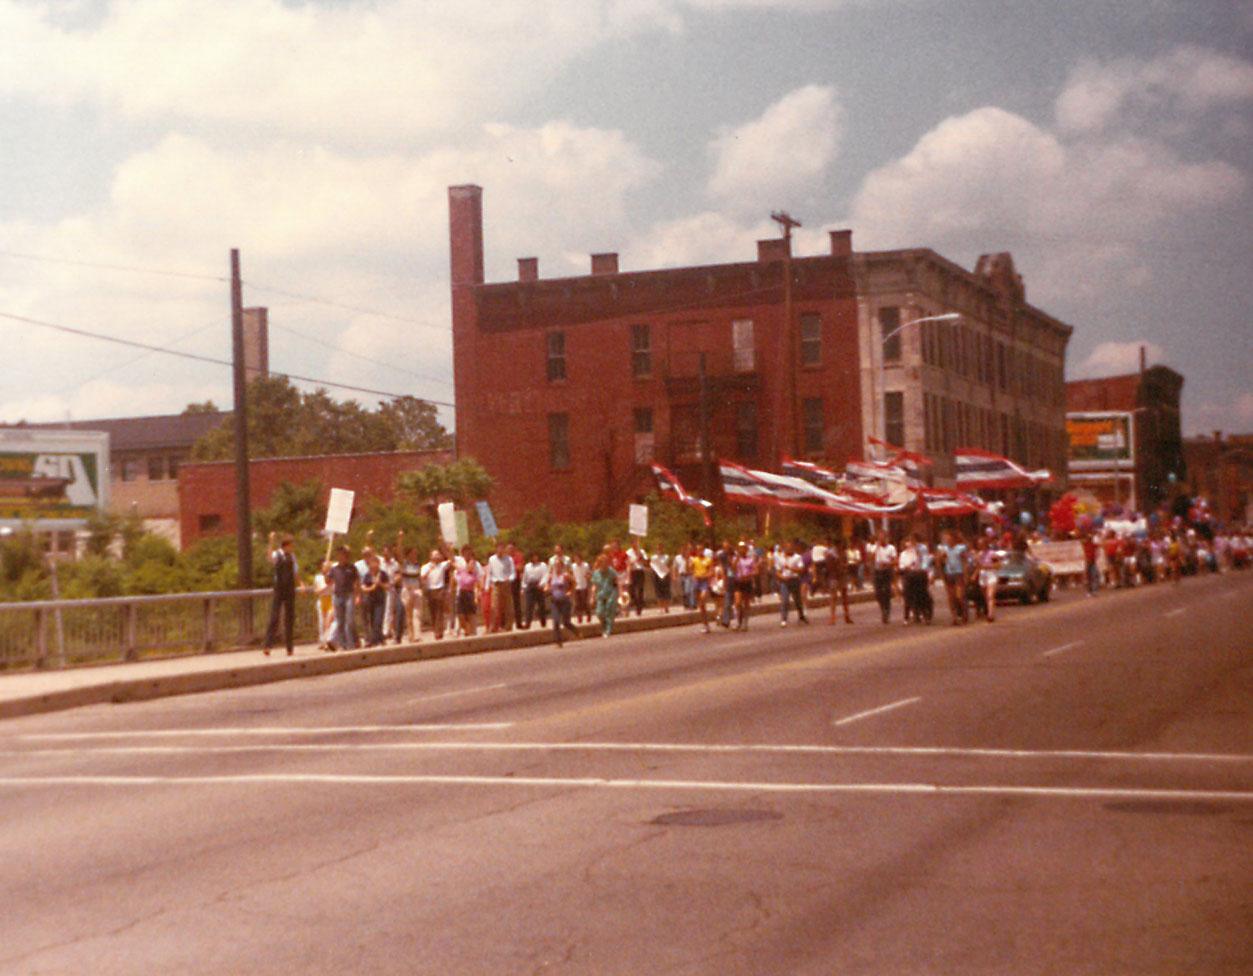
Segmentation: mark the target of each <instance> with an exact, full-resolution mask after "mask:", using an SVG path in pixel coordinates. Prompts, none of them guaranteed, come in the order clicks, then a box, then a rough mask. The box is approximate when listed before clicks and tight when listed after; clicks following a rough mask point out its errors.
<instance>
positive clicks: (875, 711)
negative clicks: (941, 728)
mask: <svg viewBox="0 0 1253 976" xmlns="http://www.w3.org/2000/svg"><path fill="white" fill-rule="evenodd" d="M920 701H922V698H921V697H914V698H902V699H901V700H900V701H894V702H891V703H889V704H887V705H880V706H879V707H878V708H871V709H867V710H866V711H864V712H858V713H857V714H855V715H849V716H846V717H845V718H840V719H836V720H835V721H834V722H832V723H831V724H832V725H848V724H849V723H850V722H857V721H860V720H861V719H863V718H870V716H872V715H882V714H883V713H884V712H891V711H894V710H895V709H898V708H904V707H905V706H906V705H913V704H914V703H915V702H920Z"/></svg>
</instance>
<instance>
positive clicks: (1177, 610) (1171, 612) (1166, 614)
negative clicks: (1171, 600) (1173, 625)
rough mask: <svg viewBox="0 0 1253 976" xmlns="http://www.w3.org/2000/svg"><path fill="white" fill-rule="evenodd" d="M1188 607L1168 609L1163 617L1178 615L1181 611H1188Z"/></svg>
mask: <svg viewBox="0 0 1253 976" xmlns="http://www.w3.org/2000/svg"><path fill="white" fill-rule="evenodd" d="M1187 609H1188V608H1187V607H1178V608H1177V609H1175V610H1167V611H1166V612H1165V613H1164V614H1162V616H1163V617H1177V616H1179V614H1181V613H1186V612H1187Z"/></svg>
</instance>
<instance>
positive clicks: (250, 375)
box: [243, 308, 270, 383]
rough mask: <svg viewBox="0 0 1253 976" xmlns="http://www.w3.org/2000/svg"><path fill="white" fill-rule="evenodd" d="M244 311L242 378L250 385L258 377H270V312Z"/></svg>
mask: <svg viewBox="0 0 1253 976" xmlns="http://www.w3.org/2000/svg"><path fill="white" fill-rule="evenodd" d="M243 311H244V378H245V379H246V380H247V381H248V382H249V383H251V382H252V381H253V380H255V379H257V377H259V376H269V375H270V310H269V309H268V308H246V309H244V310H243Z"/></svg>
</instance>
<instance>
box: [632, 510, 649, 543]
mask: <svg viewBox="0 0 1253 976" xmlns="http://www.w3.org/2000/svg"><path fill="white" fill-rule="evenodd" d="M629 524H630V534H631V535H634V536H639V537H640V538H641V539H642V538H643V537H644V536H646V535H648V506H647V505H632V506H631V516H630V520H629Z"/></svg>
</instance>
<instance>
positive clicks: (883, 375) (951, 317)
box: [874, 312, 961, 447]
mask: <svg viewBox="0 0 1253 976" xmlns="http://www.w3.org/2000/svg"><path fill="white" fill-rule="evenodd" d="M960 319H961V315H960V314H959V313H957V312H945V313H944V314H942V315H924V316H923V317H922V318H917V319H910V320H909V321H908V322H902V323H901V324H900V325H898V326H897V327H896V328H895V329H893V330H892V331H891V332H889V333H888V334H887V335H885V336H883V337H882V338H880V339H879V390H878V393H877V395H876V397H875V409H874V417H875V427H876V428H877V427H878V417H879V403H880V401H882V400H883V399H884V398H885V397H886V396H887V368H886V366H885V364H884V362H883V350H884V349H885V348H886V347H887V344H888V340H889V339H891V338H893V337H895V336H897V335H900V333H901V332H903V331H904V330H905V329H907V328H908V327H909V326H911V325H921V324H922V323H924V322H957V321H959V320H960ZM887 426H888V424H887V409H886V407H885V408H884V411H883V439H884V440H885V441H886V440H887V439H888V431H887ZM900 446H901V447H904V446H905V445H904V444H901V445H900Z"/></svg>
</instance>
